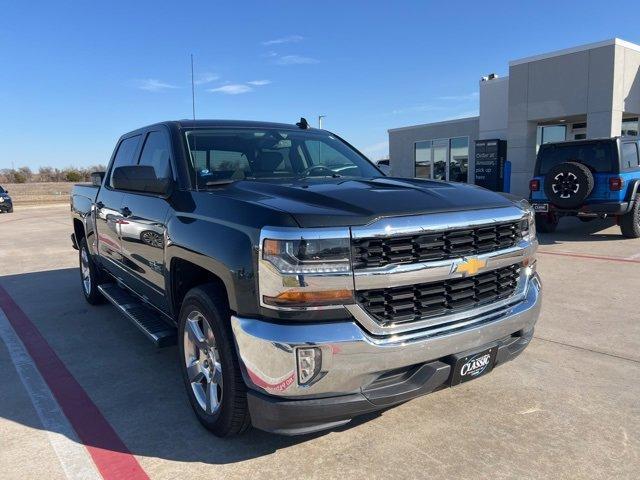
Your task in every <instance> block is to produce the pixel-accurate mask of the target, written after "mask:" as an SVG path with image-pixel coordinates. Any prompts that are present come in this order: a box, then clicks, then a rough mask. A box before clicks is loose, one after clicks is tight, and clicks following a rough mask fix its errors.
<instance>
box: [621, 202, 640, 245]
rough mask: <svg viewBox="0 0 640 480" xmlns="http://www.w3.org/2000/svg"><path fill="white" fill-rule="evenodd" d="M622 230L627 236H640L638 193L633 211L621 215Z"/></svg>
mask: <svg viewBox="0 0 640 480" xmlns="http://www.w3.org/2000/svg"><path fill="white" fill-rule="evenodd" d="M620 230H621V231H622V235H624V236H625V237H627V238H640V195H636V198H635V201H634V202H633V208H631V211H630V212H628V213H625V214H624V215H622V216H621V217H620Z"/></svg>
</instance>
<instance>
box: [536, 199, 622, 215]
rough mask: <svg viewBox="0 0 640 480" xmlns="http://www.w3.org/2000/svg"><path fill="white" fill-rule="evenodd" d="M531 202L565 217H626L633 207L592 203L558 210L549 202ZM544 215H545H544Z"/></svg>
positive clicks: (618, 203)
mask: <svg viewBox="0 0 640 480" xmlns="http://www.w3.org/2000/svg"><path fill="white" fill-rule="evenodd" d="M530 202H531V203H532V204H537V205H543V204H547V205H548V208H549V212H550V213H554V214H557V215H565V216H589V215H593V216H596V215H624V214H625V213H628V212H629V211H630V210H631V208H632V207H633V203H631V202H603V203H591V204H587V205H583V206H582V207H580V208H558V207H556V206H555V205H553V204H551V203H549V202H538V201H536V200H530ZM536 213H539V212H536ZM542 214H543V215H544V213H542Z"/></svg>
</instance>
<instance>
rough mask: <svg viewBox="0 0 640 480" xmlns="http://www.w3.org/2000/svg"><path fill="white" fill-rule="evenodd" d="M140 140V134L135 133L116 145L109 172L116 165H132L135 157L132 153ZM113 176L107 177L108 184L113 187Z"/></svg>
mask: <svg viewBox="0 0 640 480" xmlns="http://www.w3.org/2000/svg"><path fill="white" fill-rule="evenodd" d="M139 141H140V135H136V136H135V137H129V138H126V139H124V140H123V141H122V142H120V145H119V146H118V152H117V153H116V158H114V159H113V165H112V166H111V173H113V170H114V169H115V168H116V167H126V166H128V165H134V164H135V163H136V159H135V158H134V157H133V155H134V154H135V153H136V149H137V148H138V142H139ZM112 179H113V177H112V176H110V178H109V186H110V187H111V188H113V182H112Z"/></svg>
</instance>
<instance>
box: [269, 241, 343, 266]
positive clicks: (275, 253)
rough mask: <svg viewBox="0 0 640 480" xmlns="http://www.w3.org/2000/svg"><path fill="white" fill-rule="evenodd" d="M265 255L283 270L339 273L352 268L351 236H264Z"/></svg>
mask: <svg viewBox="0 0 640 480" xmlns="http://www.w3.org/2000/svg"><path fill="white" fill-rule="evenodd" d="M262 249H263V250H262V252H263V254H262V258H263V259H264V260H266V261H268V262H270V263H271V264H272V265H273V266H274V267H276V269H277V270H278V271H279V272H281V273H286V274H291V273H295V274H300V273H302V274H304V273H337V272H348V271H350V270H351V262H350V261H349V239H347V238H332V239H317V240H304V239H300V240H274V239H270V238H268V239H265V240H264V242H263V244H262Z"/></svg>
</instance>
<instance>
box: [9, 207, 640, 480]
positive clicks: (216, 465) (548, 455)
mask: <svg viewBox="0 0 640 480" xmlns="http://www.w3.org/2000/svg"><path fill="white" fill-rule="evenodd" d="M70 232H71V227H70V219H69V212H68V206H49V207H43V208H25V209H20V208H18V207H16V212H15V213H14V214H12V215H1V216H0V301H1V302H2V303H0V305H3V309H4V310H5V311H4V313H2V310H0V385H2V388H0V478H3V479H13V478H15V479H32V478H33V479H40V478H46V479H47V480H55V479H58V478H99V475H100V474H102V475H103V476H104V477H105V478H107V477H108V478H119V477H120V478H144V476H145V475H148V477H150V478H154V479H156V478H167V479H168V478H194V479H195V478H250V477H254V478H341V479H344V478H469V479H472V478H473V479H478V478H495V479H502V478H505V479H506V478H554V479H555V478H572V479H574V478H590V479H600V478H601V479H609V478H629V479H637V478H640V381H639V379H640V348H639V347H640V316H639V315H638V311H639V310H640V301H639V300H638V297H639V295H640V240H626V239H623V238H622V237H621V236H620V234H619V229H618V228H617V227H615V226H614V225H613V223H612V222H611V221H600V220H597V221H594V222H590V223H584V224H583V223H579V222H577V221H570V220H567V221H566V222H564V223H561V226H560V228H559V230H558V232H557V233H556V234H553V235H544V236H542V235H541V238H540V239H541V247H540V255H539V260H538V269H539V271H540V273H541V275H542V278H543V284H544V295H545V298H544V305H543V313H542V317H541V318H540V321H539V323H538V327H537V329H536V335H535V338H534V340H533V341H532V343H531V345H530V346H529V348H528V349H527V350H526V351H525V352H524V353H523V354H522V355H521V356H520V357H518V358H517V359H516V360H515V361H514V362H511V363H509V364H507V365H505V366H502V367H500V368H497V369H496V370H495V371H494V372H492V373H491V374H490V375H488V376H486V377H482V378H479V379H478V380H475V381H473V382H469V383H465V384H463V385H461V386H458V387H455V388H452V389H448V390H443V391H440V392H438V393H435V394H433V395H428V396H425V397H422V398H419V399H416V400H413V401H411V402H408V403H406V404H404V405H401V406H399V407H397V408H394V409H391V410H388V411H385V412H383V413H382V414H380V415H372V416H369V417H365V418H363V419H358V420H356V421H354V422H352V423H351V424H349V425H348V426H346V427H343V428H341V429H339V430H336V431H331V432H328V433H322V434H316V435H312V436H305V437H294V438H289V437H280V436H274V435H269V434H266V433H262V432H260V431H256V430H252V431H250V432H248V433H247V434H245V435H244V436H241V437H239V438H235V439H230V440H221V439H218V438H216V437H214V436H213V435H211V434H209V433H208V432H207V431H205V430H204V429H203V428H201V427H200V425H199V424H198V422H197V421H196V419H195V417H194V416H193V415H192V413H191V410H190V407H189V405H188V402H187V397H186V395H185V393H184V391H183V385H182V381H181V379H180V373H179V370H178V363H177V350H176V348H175V347H170V348H166V349H162V350H157V349H155V348H154V347H153V346H152V344H151V343H150V342H148V341H147V340H146V338H145V337H144V336H143V335H142V334H141V333H139V331H138V330H137V329H136V328H135V327H134V326H133V325H131V324H129V323H128V322H127V320H125V319H124V318H123V317H121V316H120V315H119V314H118V312H117V311H116V310H115V309H114V308H113V307H111V306H109V305H104V306H99V307H92V306H89V305H88V304H86V303H85V301H84V299H83V298H82V294H81V292H80V285H79V278H78V269H77V253H76V251H75V250H73V249H72V248H71V245H70V241H69V234H70ZM2 292H4V293H2ZM12 302H15V304H14V303H12ZM6 310H9V311H6ZM8 317H12V318H13V320H14V321H16V322H21V323H19V325H20V328H13V327H11V323H10V322H9V321H8ZM14 326H15V325H14ZM30 326H34V327H35V329H32V330H30V329H29V328H31V327H30ZM40 335H41V337H40ZM30 348H31V350H30V352H31V353H30V354H28V353H27V352H29V349H30ZM52 358H53V359H55V358H58V359H59V361H60V363H59V364H57V363H56V362H53V363H54V364H55V365H53V366H52V364H51V361H50V360H51V359H52ZM54 367H55V368H54ZM60 372H63V373H64V372H67V373H66V374H65V375H62V378H60V377H61V374H60ZM51 385H54V387H51ZM56 385H58V387H56ZM60 385H62V386H60ZM52 388H53V390H54V394H52V392H51V390H52ZM56 398H61V399H62V400H60V401H57V400H56ZM96 407H97V408H96ZM74 422H75V423H74ZM77 422H84V423H83V424H84V425H85V426H86V427H87V428H86V429H83V431H82V432H80V433H79V432H77V431H76V429H74V428H73V426H72V425H74V424H76V425H77V424H78V423H77ZM89 427H91V428H92V429H93V430H91V428H89ZM85 430H86V431H85ZM83 432H84V433H83ZM87 432H88V433H87ZM91 435H93V437H91ZM83 438H84V440H83ZM86 438H94V439H97V441H92V442H87V441H86ZM96 459H98V460H96ZM135 465H138V466H139V469H136V468H135ZM128 469H131V470H128ZM131 472H133V473H131ZM134 473H135V475H134Z"/></svg>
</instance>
